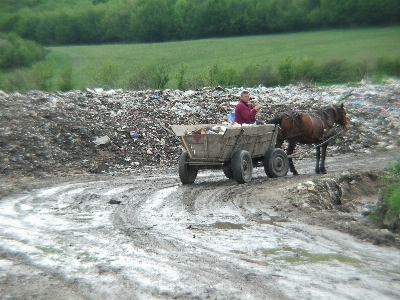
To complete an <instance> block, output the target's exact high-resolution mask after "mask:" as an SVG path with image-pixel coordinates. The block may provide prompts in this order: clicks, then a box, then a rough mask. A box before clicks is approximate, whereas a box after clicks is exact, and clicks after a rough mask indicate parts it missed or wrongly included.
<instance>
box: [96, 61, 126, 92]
mask: <svg viewBox="0 0 400 300" xmlns="http://www.w3.org/2000/svg"><path fill="white" fill-rule="evenodd" d="M119 79H120V67H119V66H118V65H115V64H113V63H111V62H108V63H105V64H103V65H101V66H99V67H98V68H97V69H96V70H95V76H94V78H92V85H95V86H100V87H102V88H104V89H113V88H117V87H118V84H119Z"/></svg>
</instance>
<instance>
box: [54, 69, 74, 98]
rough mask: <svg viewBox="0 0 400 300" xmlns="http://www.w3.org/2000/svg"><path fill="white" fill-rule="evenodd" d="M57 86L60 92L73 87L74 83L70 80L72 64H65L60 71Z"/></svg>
mask: <svg viewBox="0 0 400 300" xmlns="http://www.w3.org/2000/svg"><path fill="white" fill-rule="evenodd" d="M58 88H59V90H60V91H62V92H65V91H70V90H72V89H73V88H74V84H73V81H72V66H67V67H66V68H65V69H64V70H63V71H62V72H61V81H60V83H59V85H58Z"/></svg>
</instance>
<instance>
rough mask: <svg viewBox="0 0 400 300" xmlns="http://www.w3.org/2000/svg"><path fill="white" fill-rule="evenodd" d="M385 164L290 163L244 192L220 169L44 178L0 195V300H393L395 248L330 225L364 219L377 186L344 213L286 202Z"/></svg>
mask: <svg viewBox="0 0 400 300" xmlns="http://www.w3.org/2000/svg"><path fill="white" fill-rule="evenodd" d="M394 157H396V153H395V152H390V151H383V152H375V153H372V154H358V155H354V154H351V155H345V156H335V157H329V158H328V160H327V167H328V172H329V174H327V175H323V176H321V175H318V176H317V175H315V174H313V173H312V171H313V162H312V161H311V160H309V159H306V160H299V161H297V162H296V165H297V167H298V170H299V172H300V174H303V175H300V176H297V177H293V176H290V175H289V176H287V177H284V178H278V179H269V178H267V177H266V176H265V174H264V173H263V170H262V169H261V168H260V169H256V171H255V174H254V178H253V180H252V182H251V183H249V184H244V185H238V184H237V183H236V182H235V181H233V180H228V179H226V178H225V177H224V175H223V173H222V171H215V172H214V171H204V172H200V173H199V177H198V179H197V181H196V183H195V184H194V185H185V186H182V185H181V183H180V181H179V178H178V176H177V171H176V170H170V171H153V172H147V173H144V174H141V175H123V174H119V175H114V176H112V175H110V174H108V175H93V176H79V177H71V178H64V179H63V180H62V181H61V180H59V181H54V180H55V179H52V180H53V181H46V180H43V181H42V182H40V183H38V184H36V185H35V186H31V187H30V188H28V189H27V190H25V191H20V192H15V193H13V194H11V195H8V196H7V197H4V198H3V199H2V200H1V213H0V238H1V244H0V253H1V259H0V299H398V298H399V297H400V290H399V288H398V287H399V281H400V273H399V271H398V270H399V268H400V262H399V260H398V257H399V250H398V249H396V248H394V247H392V246H390V247H386V246H382V245H374V244H373V243H372V242H371V240H368V239H365V240H363V239H362V236H358V237H357V236H356V237H354V236H352V235H350V234H347V233H343V231H345V230H335V226H333V224H334V223H335V220H336V221H337V220H349V222H351V223H356V224H357V223H360V222H364V221H363V220H364V219H365V217H362V216H361V214H360V210H361V209H362V207H363V205H364V203H363V201H372V200H373V199H375V200H376V194H374V193H372V192H371V191H369V190H368V187H367V186H375V185H377V183H376V182H373V181H365V182H363V181H362V180H359V181H358V183H355V184H353V185H357V184H358V188H357V191H358V192H357V193H354V195H355V196H356V198H354V199H353V200H352V201H351V203H352V207H353V209H352V210H349V211H348V212H347V213H346V212H337V211H336V214H333V213H332V211H328V210H316V209H312V207H310V209H308V210H307V208H306V207H299V206H296V205H293V203H291V201H293V192H292V191H293V189H294V188H296V187H297V186H298V185H299V184H301V183H304V182H307V181H316V180H317V179H318V178H319V179H324V178H325V179H326V180H328V179H329V178H338V177H340V176H341V175H340V174H343V170H344V169H345V170H347V171H348V170H349V169H350V170H351V169H354V170H357V172H360V171H361V170H362V169H368V168H369V169H372V168H376V169H377V171H379V170H382V169H383V168H384V167H385V166H386V165H387V161H388V159H392V158H394ZM345 166H346V167H347V168H345ZM361 191H364V193H363V192H361ZM321 197H322V196H321ZM319 216H321V218H320V219H319ZM341 216H342V218H341ZM329 218H331V219H329ZM318 220H319V221H318ZM331 221H332V223H331V224H323V223H324V222H327V223H330V222H331ZM346 222H347V221H343V222H341V224H342V225H343V226H345V223H346ZM338 229H340V228H338ZM342 229H343V228H342ZM379 232H381V233H382V230H375V231H374V230H373V229H371V233H370V234H371V235H373V234H377V233H379ZM387 234H388V233H382V235H387ZM394 238H395V237H394Z"/></svg>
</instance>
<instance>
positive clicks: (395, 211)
mask: <svg viewBox="0 0 400 300" xmlns="http://www.w3.org/2000/svg"><path fill="white" fill-rule="evenodd" d="M383 200H384V201H385V203H386V205H387V212H386V218H388V219H391V218H393V217H398V216H399V214H400V183H394V184H391V185H389V186H388V187H386V188H385V192H384V199H383Z"/></svg>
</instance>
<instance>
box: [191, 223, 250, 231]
mask: <svg viewBox="0 0 400 300" xmlns="http://www.w3.org/2000/svg"><path fill="white" fill-rule="evenodd" d="M190 229H240V230H242V229H244V225H243V224H235V223H231V222H215V223H213V224H209V225H195V226H190Z"/></svg>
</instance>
